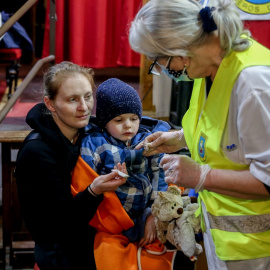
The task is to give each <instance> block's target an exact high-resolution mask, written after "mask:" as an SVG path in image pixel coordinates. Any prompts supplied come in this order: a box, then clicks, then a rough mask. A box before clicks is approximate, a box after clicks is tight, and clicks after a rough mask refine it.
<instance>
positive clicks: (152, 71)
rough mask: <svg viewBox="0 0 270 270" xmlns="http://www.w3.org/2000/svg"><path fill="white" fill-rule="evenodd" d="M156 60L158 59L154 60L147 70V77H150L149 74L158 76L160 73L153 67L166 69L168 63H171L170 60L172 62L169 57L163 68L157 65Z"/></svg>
mask: <svg viewBox="0 0 270 270" xmlns="http://www.w3.org/2000/svg"><path fill="white" fill-rule="evenodd" d="M157 60H158V57H157V58H156V59H155V61H154V62H153V63H152V64H151V65H150V67H149V70H148V74H149V75H151V74H153V75H157V76H159V75H160V73H159V72H158V71H156V70H154V67H155V65H158V66H160V67H161V68H162V69H167V68H169V66H170V63H171V60H172V56H170V57H169V59H168V61H167V63H166V65H165V66H163V65H160V64H159V63H158V61H157Z"/></svg>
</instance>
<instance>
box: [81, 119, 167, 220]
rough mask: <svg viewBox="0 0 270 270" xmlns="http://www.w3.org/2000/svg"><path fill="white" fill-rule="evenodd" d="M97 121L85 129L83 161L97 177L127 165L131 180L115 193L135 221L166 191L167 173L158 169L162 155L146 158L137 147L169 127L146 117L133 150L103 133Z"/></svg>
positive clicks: (136, 137) (133, 141)
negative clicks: (160, 192) (149, 136)
mask: <svg viewBox="0 0 270 270" xmlns="http://www.w3.org/2000/svg"><path fill="white" fill-rule="evenodd" d="M93 122H94V120H92V121H91V122H90V124H89V125H88V126H87V128H86V134H87V135H88V136H86V137H85V138H84V139H83V141H82V146H81V156H82V158H83V159H84V160H85V161H86V162H87V163H88V164H89V165H90V166H91V167H92V168H93V169H94V170H95V171H96V172H97V173H98V174H108V173H110V172H111V170H112V169H113V168H114V166H116V164H117V163H118V162H120V163H123V162H126V166H127V171H128V174H129V177H128V179H127V182H126V183H125V184H124V185H122V186H120V187H119V188H118V189H117V190H116V194H117V196H118V198H119V200H120V201H121V203H122V205H123V207H124V209H125V210H126V211H127V213H128V214H129V216H130V217H131V218H132V219H135V218H137V217H139V216H140V215H141V214H143V212H144V210H145V209H146V208H149V207H151V205H152V203H153V201H154V199H155V198H156V196H157V192H158V191H159V190H162V191H164V190H166V189H167V184H166V182H165V181H164V177H165V176H164V171H163V169H161V168H159V162H160V159H161V158H162V156H163V154H159V155H155V156H151V157H144V156H143V155H142V152H143V149H139V150H135V149H134V148H135V146H136V145H137V144H138V143H139V142H141V141H143V140H144V139H145V138H146V137H147V136H148V135H150V134H152V133H154V132H156V131H168V130H169V129H170V126H169V125H168V124H167V123H166V122H164V121H161V120H156V119H152V118H149V117H143V119H142V121H141V124H140V128H139V131H138V133H137V134H136V135H135V136H134V137H133V138H132V140H131V146H129V147H127V146H126V145H125V143H123V142H122V141H119V140H116V139H115V138H113V137H112V136H111V135H109V134H108V133H107V132H106V131H104V132H103V131H101V130H100V129H99V128H98V127H97V126H96V125H95V124H94V123H93Z"/></svg>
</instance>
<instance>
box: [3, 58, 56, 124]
mask: <svg viewBox="0 0 270 270" xmlns="http://www.w3.org/2000/svg"><path fill="white" fill-rule="evenodd" d="M54 59H55V56H54V55H50V56H48V57H46V58H42V59H40V60H38V61H37V62H36V64H35V65H34V67H33V68H32V69H31V70H30V72H29V73H28V74H27V76H26V77H25V79H24V80H23V81H22V83H21V84H20V85H19V86H18V87H17V89H16V91H15V92H14V94H13V95H12V96H11V98H10V99H9V100H8V102H7V103H6V105H5V106H4V107H3V109H2V110H1V111H0V123H1V122H2V121H3V120H4V118H5V117H6V115H7V114H8V112H9V111H10V109H11V108H12V107H13V105H14V104H15V103H16V101H17V100H18V98H19V97H20V95H21V94H22V92H23V91H24V90H25V88H26V87H27V86H28V84H29V83H30V82H31V81H32V80H33V78H34V77H35V75H36V74H37V73H38V71H39V70H40V68H41V67H42V66H43V65H44V64H46V63H49V62H53V61H54Z"/></svg>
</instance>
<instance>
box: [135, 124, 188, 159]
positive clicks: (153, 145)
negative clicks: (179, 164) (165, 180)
mask: <svg viewBox="0 0 270 270" xmlns="http://www.w3.org/2000/svg"><path fill="white" fill-rule="evenodd" d="M142 147H144V151H143V155H145V156H152V155H156V154H158V153H174V152H176V151H178V150H180V149H182V148H184V147H187V145H186V141H185V137H184V132H183V130H182V129H181V130H178V131H169V132H161V131H158V132H155V133H153V134H151V135H149V136H148V137H146V138H145V140H144V141H143V142H141V143H139V144H138V145H137V146H136V148H135V149H140V148H142Z"/></svg>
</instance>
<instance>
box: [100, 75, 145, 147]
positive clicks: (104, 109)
mask: <svg viewBox="0 0 270 270" xmlns="http://www.w3.org/2000/svg"><path fill="white" fill-rule="evenodd" d="M96 99H97V109H96V119H97V123H98V125H99V127H100V128H101V129H104V128H106V130H107V131H108V132H109V133H110V134H111V135H112V136H113V137H115V138H116V139H119V140H121V141H125V142H128V141H129V140H130V139H131V138H132V137H133V136H134V135H136V133H137V131H138V129H139V124H140V121H141V119H142V104H141V100H140V97H139V95H138V93H137V92H136V90H135V89H134V88H132V87H131V86H130V85H128V84H126V83H124V82H123V81H121V80H119V79H116V78H113V79H109V80H107V81H105V82H104V83H102V84H101V85H100V86H99V87H98V89H97V94H96Z"/></svg>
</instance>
